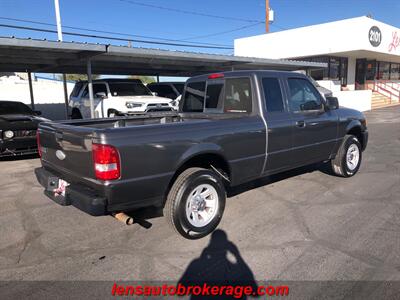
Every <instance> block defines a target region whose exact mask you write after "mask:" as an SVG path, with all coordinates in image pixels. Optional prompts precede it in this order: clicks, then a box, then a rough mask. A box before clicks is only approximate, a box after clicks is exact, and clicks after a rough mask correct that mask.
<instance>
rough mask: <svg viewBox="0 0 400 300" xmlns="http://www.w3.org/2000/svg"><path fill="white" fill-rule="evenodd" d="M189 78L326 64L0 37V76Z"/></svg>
mask: <svg viewBox="0 0 400 300" xmlns="http://www.w3.org/2000/svg"><path fill="white" fill-rule="evenodd" d="M89 59H90V60H91V62H92V63H91V65H92V73H94V74H115V75H159V76H192V75H197V74H204V73H211V72H216V71H230V70H232V69H234V70H245V69H270V70H288V71H290V70H305V69H315V68H325V67H326V64H325V63H314V62H304V61H289V60H277V59H263V58H252V57H238V56H233V55H217V54H204V53H193V52H183V51H170V50H158V49H146V48H132V47H126V46H111V45H101V44H87V43H77V42H58V41H47V40H32V39H17V38H7V37H6V38H1V37H0V72H25V71H29V72H40V73H67V74H68V73H82V74H86V73H87V61H88V60H89Z"/></svg>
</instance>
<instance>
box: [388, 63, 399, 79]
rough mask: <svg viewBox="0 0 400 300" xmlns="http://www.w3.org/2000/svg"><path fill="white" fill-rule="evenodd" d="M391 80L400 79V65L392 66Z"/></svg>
mask: <svg viewBox="0 0 400 300" xmlns="http://www.w3.org/2000/svg"><path fill="white" fill-rule="evenodd" d="M390 79H391V80H398V79H400V64H390Z"/></svg>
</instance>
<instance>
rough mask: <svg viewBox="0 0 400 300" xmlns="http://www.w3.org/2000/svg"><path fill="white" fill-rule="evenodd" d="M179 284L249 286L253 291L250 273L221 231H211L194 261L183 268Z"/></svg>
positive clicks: (233, 245) (210, 297) (208, 297)
mask: <svg viewBox="0 0 400 300" xmlns="http://www.w3.org/2000/svg"><path fill="white" fill-rule="evenodd" d="M179 283H180V284H182V285H183V286H185V287H188V286H195V285H196V286H197V285H199V286H203V285H204V284H207V285H210V286H219V287H222V286H233V289H235V287H239V286H251V287H252V290H253V291H256V290H257V283H256V281H255V279H254V275H253V272H252V271H251V269H250V268H249V266H248V265H247V264H246V262H245V261H244V260H243V258H242V256H241V255H240V252H239V249H238V248H237V247H236V245H235V244H234V243H232V242H231V241H229V240H228V237H227V234H226V233H225V231H223V230H220V229H217V230H215V231H214V232H213V233H212V235H211V239H210V243H209V244H208V246H207V247H206V248H205V249H204V250H203V251H202V253H201V255H200V257H199V258H196V259H194V260H193V261H192V262H191V263H190V264H189V266H188V267H187V268H186V270H185V272H184V273H183V275H182V277H181V278H180V279H179ZM190 299H247V297H246V296H245V295H243V296H242V297H238V296H237V294H236V296H235V295H232V296H231V295H229V296H227V295H218V296H212V295H210V296H205V295H191V298H190Z"/></svg>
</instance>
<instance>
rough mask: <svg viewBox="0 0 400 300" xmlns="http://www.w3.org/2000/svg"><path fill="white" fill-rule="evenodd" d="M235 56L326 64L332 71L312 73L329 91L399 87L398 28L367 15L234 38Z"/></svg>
mask: <svg viewBox="0 0 400 300" xmlns="http://www.w3.org/2000/svg"><path fill="white" fill-rule="evenodd" d="M235 55H239V56H251V57H262V58H280V59H294V60H306V61H314V62H325V63H327V64H328V68H326V69H319V70H313V71H312V72H311V73H310V75H311V76H312V77H314V78H315V79H316V80H321V81H329V82H330V84H331V85H333V86H331V89H335V88H336V89H339V90H357V89H366V88H368V87H370V83H371V82H375V81H379V82H380V83H382V82H385V81H386V82H390V83H391V87H390V88H389V87H388V89H390V92H393V93H395V91H397V90H398V89H400V87H399V83H400V28H396V27H394V26H391V25H388V24H385V23H382V22H379V21H377V20H374V19H372V18H369V17H357V18H352V19H346V20H340V21H335V22H329V23H324V24H318V25H313V26H306V27H301V28H295V29H290V30H284V31H280V32H274V33H268V34H262V35H258V36H252V37H246V38H240V39H236V40H235ZM381 88H382V89H384V88H383V86H381Z"/></svg>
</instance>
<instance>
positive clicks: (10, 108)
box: [0, 101, 33, 115]
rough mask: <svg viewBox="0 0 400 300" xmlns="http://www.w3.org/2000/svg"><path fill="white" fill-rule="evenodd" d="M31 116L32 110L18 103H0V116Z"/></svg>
mask: <svg viewBox="0 0 400 300" xmlns="http://www.w3.org/2000/svg"><path fill="white" fill-rule="evenodd" d="M16 114H22V115H33V112H32V110H31V109H30V108H29V107H28V106H26V105H25V104H23V103H20V102H1V101H0V115H16Z"/></svg>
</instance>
